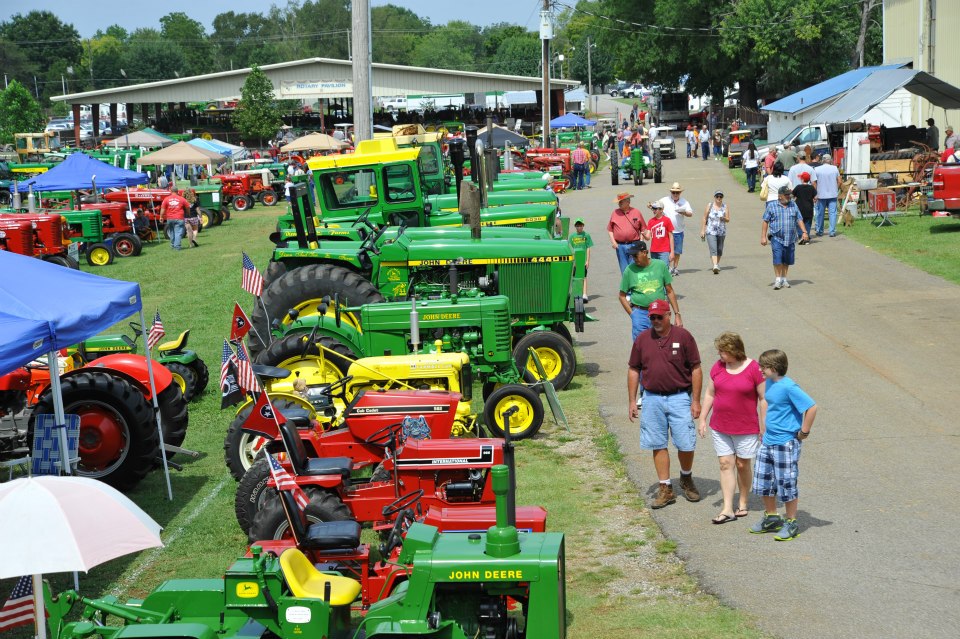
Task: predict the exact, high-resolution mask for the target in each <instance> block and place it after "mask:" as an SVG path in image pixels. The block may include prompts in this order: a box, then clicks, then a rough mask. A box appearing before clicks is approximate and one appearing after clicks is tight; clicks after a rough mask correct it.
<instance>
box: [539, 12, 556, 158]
mask: <svg viewBox="0 0 960 639" xmlns="http://www.w3.org/2000/svg"><path fill="white" fill-rule="evenodd" d="M551 39H553V16H551V15H550V0H543V10H542V11H540V40H541V42H543V56H542V59H541V65H542V67H543V86H542V88H541V93H543V124H542V127H543V146H544V147H549V146H550V66H551V64H550V62H551V61H550V40H551Z"/></svg>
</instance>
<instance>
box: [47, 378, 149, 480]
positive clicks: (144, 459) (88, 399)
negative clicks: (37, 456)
mask: <svg viewBox="0 0 960 639" xmlns="http://www.w3.org/2000/svg"><path fill="white" fill-rule="evenodd" d="M61 388H62V397H63V407H64V410H65V412H66V413H67V414H74V415H79V416H80V463H79V464H78V466H77V474H78V475H80V476H83V477H92V478H94V479H99V480H101V481H104V482H106V483H108V484H110V485H111V486H113V487H114V488H117V489H118V490H129V489H131V488H133V487H134V486H136V485H137V484H138V483H139V482H140V480H142V479H143V478H144V477H146V476H147V473H149V472H150V470H151V469H152V468H153V465H154V460H155V459H156V458H157V457H158V456H159V455H160V442H159V441H158V439H157V426H156V422H155V421H154V419H153V411H152V410H151V409H150V405H149V404H148V403H147V400H146V398H145V397H144V395H143V393H142V392H140V390H138V389H137V388H134V387H133V386H132V385H131V384H130V383H129V382H127V381H126V380H124V379H123V378H121V377H116V376H114V375H111V374H109V373H106V372H99V371H96V372H94V371H90V372H87V371H82V372H79V373H76V374H74V375H70V376H68V377H66V378H64V379H63V380H62V387H61ZM41 413H53V397H52V395H51V393H50V390H49V389H48V390H47V391H46V392H44V393H43V395H42V396H41V397H40V401H39V402H38V403H37V406H36V408H34V411H33V414H34V415H39V414H41ZM32 420H33V417H31V424H30V430H31V431H32V430H33V426H32ZM31 435H32V432H31Z"/></svg>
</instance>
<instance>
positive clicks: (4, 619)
mask: <svg viewBox="0 0 960 639" xmlns="http://www.w3.org/2000/svg"><path fill="white" fill-rule="evenodd" d="M300 492H303V491H302V490H301V491H300ZM297 503H299V502H297ZM35 619H36V613H35V611H34V608H33V579H32V577H30V576H29V575H27V576H26V577H20V579H19V581H17V585H16V586H14V587H13V592H12V593H10V598H9V599H7V601H6V603H5V604H3V608H2V609H0V632H3V631H6V630H11V629H12V628H18V627H20V626H25V625H27V624H29V623H33V622H34V620H35Z"/></svg>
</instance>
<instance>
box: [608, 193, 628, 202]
mask: <svg viewBox="0 0 960 639" xmlns="http://www.w3.org/2000/svg"><path fill="white" fill-rule="evenodd" d="M632 198H633V196H632V195H630V194H629V193H617V197H615V198H614V199H613V203H614V204H620V203H621V202H623V201H624V200H629V199H632Z"/></svg>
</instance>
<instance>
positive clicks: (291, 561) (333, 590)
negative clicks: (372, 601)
mask: <svg viewBox="0 0 960 639" xmlns="http://www.w3.org/2000/svg"><path fill="white" fill-rule="evenodd" d="M280 569H281V570H282V571H283V577H284V579H286V580H287V586H289V587H290V593H291V594H292V595H293V596H294V597H305V598H308V599H324V594H325V593H326V590H327V584H329V588H330V601H329V603H330V605H331V606H349V605H350V604H351V603H353V602H354V601H355V600H356V599H357V596H359V595H360V582H359V581H356V580H354V579H350V578H349V577H343V576H340V575H330V574H326V573H322V572H320V571H319V570H317V569H316V568H314V567H313V564H311V563H310V560H309V559H307V557H306V555H304V554H303V553H302V552H300V551H299V550H297V549H296V548H288V549H287V550H284V551H283V554H281V555H280Z"/></svg>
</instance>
